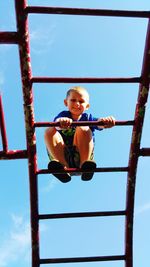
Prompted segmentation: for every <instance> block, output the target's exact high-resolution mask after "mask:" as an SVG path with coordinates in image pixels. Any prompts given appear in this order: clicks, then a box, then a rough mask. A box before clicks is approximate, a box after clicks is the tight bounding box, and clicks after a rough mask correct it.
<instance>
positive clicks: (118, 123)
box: [34, 120, 134, 127]
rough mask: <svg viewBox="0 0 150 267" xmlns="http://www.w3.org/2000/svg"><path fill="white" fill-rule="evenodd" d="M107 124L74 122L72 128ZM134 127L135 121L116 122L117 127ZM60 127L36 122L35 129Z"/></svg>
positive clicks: (58, 124)
mask: <svg viewBox="0 0 150 267" xmlns="http://www.w3.org/2000/svg"><path fill="white" fill-rule="evenodd" d="M104 125H105V123H104V122H102V121H73V122H72V123H71V126H72V127H73V126H104ZM129 125H130V126H133V125H134V121H133V120H129V121H116V122H115V126H129ZM57 126H58V127H59V126H60V122H35V123H34V127H57Z"/></svg>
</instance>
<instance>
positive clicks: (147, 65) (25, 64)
mask: <svg viewBox="0 0 150 267" xmlns="http://www.w3.org/2000/svg"><path fill="white" fill-rule="evenodd" d="M15 8H16V20H17V31H16V32H0V43H1V44H17V45H18V47H19V55H20V67H21V77H22V91H23V101H24V103H23V105H24V114H25V124H26V140H27V149H26V150H20V151H18V150H17V151H16V150H15V151H10V150H9V149H8V144H7V135H6V128H5V120H4V111H3V106H2V99H1V97H0V125H1V137H2V145H3V150H2V151H0V159H19V158H27V159H28V165H29V181H30V205H31V238H32V267H39V266H40V264H48V263H49V264H53V263H69V262H70V263H73V262H76V263H77V262H96V261H119V260H120V261H124V262H125V266H126V267H133V215H134V195H135V183H136V170H137V164H138V158H139V157H140V156H150V148H141V147H140V141H141V134H142V129H143V121H144V115H145V108H146V102H147V98H148V92H149V83H150V78H149V77H150V12H148V11H123V10H100V9H85V8H63V7H40V6H28V5H27V1H26V0H20V1H18V0H15ZM30 13H41V14H58V15H62V14H65V15H83V16H118V17H136V18H141V17H142V18H147V19H148V18H149V21H148V28H147V37H146V42H145V51H144V56H143V66H142V70H141V76H140V77H129V78H91V77H90V78H72V77H33V76H32V70H31V64H30V48H29V45H30V44H29V39H28V37H29V32H28V14H30ZM70 82H71V83H83V82H84V83H138V84H139V95H138V99H137V105H136V111H135V116H134V120H133V121H117V122H116V126H122V125H124V126H128V125H130V126H132V127H133V131H132V140H131V146H130V155H129V163H128V166H126V167H108V168H97V169H96V172H126V173H127V193H126V209H125V210H119V211H103V212H100V211H98V212H78V213H61V214H39V211H38V185H37V176H38V175H40V174H46V173H50V172H49V171H48V170H38V167H37V155H36V136H35V128H36V127H46V126H52V125H54V124H55V123H49V122H35V120H34V105H33V95H32V85H33V84H34V83H70ZM78 124H79V123H76V125H78ZM82 124H83V125H85V124H84V122H82ZM55 125H56V124H55ZM53 172H55V170H54V171H53ZM70 172H73V170H70ZM94 216H125V221H126V223H125V249H124V255H113V256H111V255H110V256H96V257H76V258H49V259H40V256H39V254H40V253H39V220H45V219H53V218H55V219H59V218H75V217H94Z"/></svg>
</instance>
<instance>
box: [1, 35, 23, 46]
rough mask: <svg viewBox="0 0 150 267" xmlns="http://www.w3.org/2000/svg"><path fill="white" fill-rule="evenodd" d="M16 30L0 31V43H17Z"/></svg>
mask: <svg viewBox="0 0 150 267" xmlns="http://www.w3.org/2000/svg"><path fill="white" fill-rule="evenodd" d="M18 42H19V39H18V34H17V32H0V44H18Z"/></svg>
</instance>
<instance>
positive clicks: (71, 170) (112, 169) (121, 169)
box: [36, 167, 129, 175]
mask: <svg viewBox="0 0 150 267" xmlns="http://www.w3.org/2000/svg"><path fill="white" fill-rule="evenodd" d="M128 171H129V167H104V168H96V169H95V170H94V172H128ZM65 172H69V173H74V172H75V173H78V172H79V173H81V172H83V170H82V169H81V168H68V169H66V170H65ZM91 172H93V171H91V169H89V170H88V169H87V170H84V173H91ZM50 173H51V174H53V173H64V170H59V172H58V170H56V169H54V170H52V171H49V170H48V169H41V170H38V171H37V172H36V174H37V175H38V174H50Z"/></svg>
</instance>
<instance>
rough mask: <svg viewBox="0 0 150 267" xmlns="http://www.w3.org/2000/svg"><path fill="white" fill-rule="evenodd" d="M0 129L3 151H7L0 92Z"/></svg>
mask: <svg viewBox="0 0 150 267" xmlns="http://www.w3.org/2000/svg"><path fill="white" fill-rule="evenodd" d="M0 129H1V136H2V145H3V151H4V152H7V151H8V142H7V136H6V127H5V120H4V110H3V104H2V96H1V94H0Z"/></svg>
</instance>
